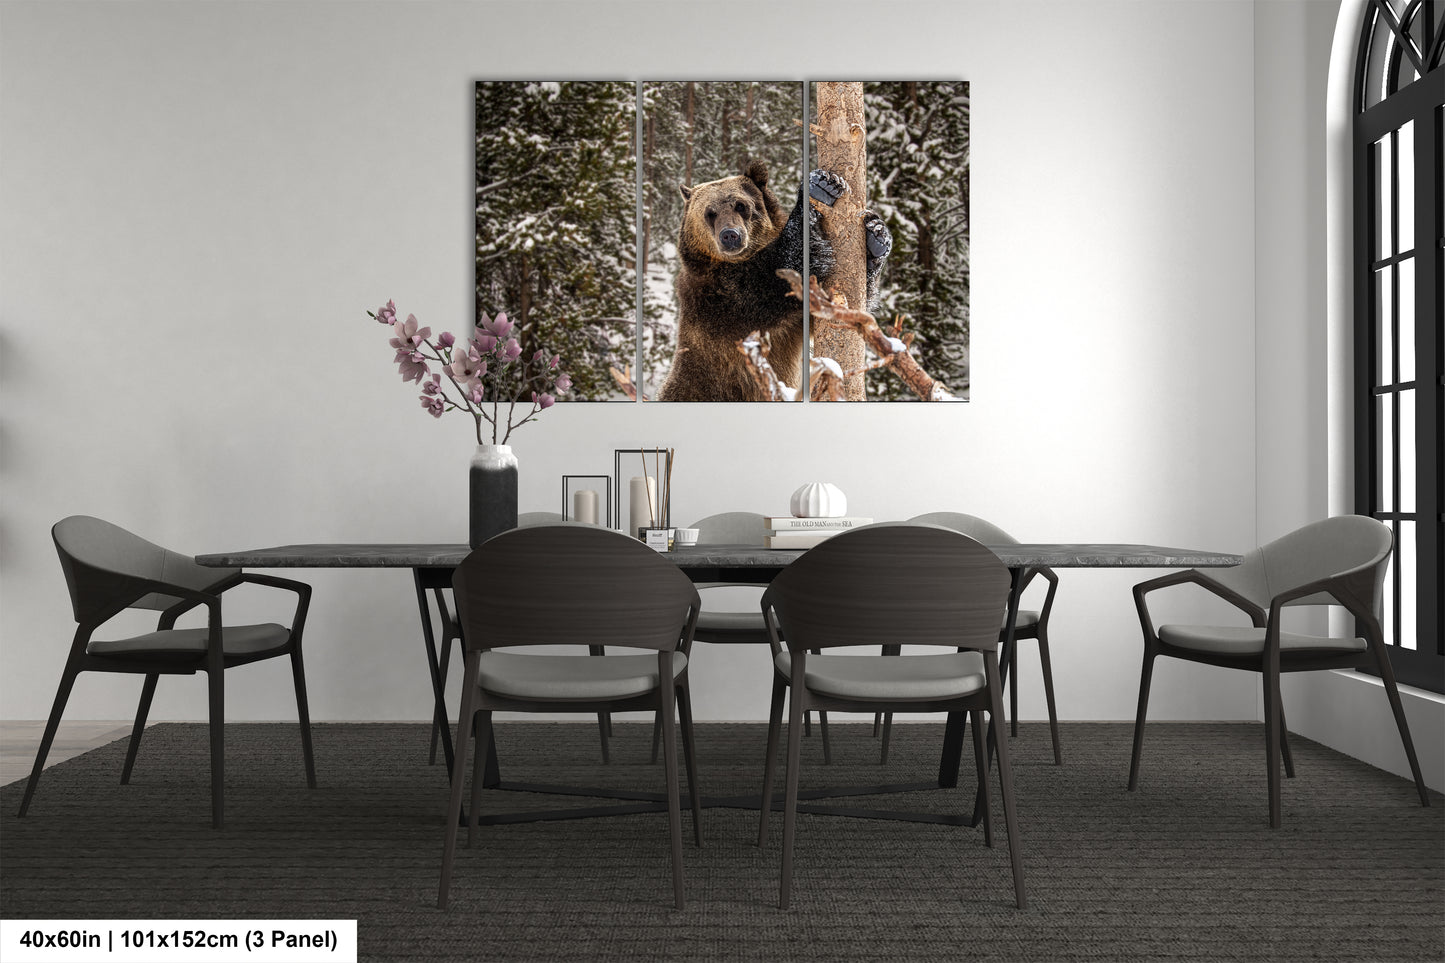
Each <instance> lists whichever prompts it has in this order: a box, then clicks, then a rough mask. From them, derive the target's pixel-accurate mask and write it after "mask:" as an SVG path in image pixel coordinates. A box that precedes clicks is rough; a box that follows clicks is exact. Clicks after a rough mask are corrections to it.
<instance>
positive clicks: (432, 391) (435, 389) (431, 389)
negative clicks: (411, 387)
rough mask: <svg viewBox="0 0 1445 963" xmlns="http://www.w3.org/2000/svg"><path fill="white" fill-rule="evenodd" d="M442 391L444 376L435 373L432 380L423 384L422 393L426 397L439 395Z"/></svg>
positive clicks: (432, 374)
mask: <svg viewBox="0 0 1445 963" xmlns="http://www.w3.org/2000/svg"><path fill="white" fill-rule="evenodd" d="M441 391H442V376H441V375H440V374H439V373H438V372H435V371H433V372H432V373H431V378H430V379H428V380H426V381H423V382H422V383H421V393H422V394H424V395H439V394H441Z"/></svg>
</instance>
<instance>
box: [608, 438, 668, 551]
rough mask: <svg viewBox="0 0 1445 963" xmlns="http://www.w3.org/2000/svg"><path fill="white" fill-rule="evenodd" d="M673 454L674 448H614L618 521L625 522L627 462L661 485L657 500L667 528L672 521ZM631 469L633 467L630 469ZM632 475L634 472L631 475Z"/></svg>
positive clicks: (613, 481) (613, 467)
mask: <svg viewBox="0 0 1445 963" xmlns="http://www.w3.org/2000/svg"><path fill="white" fill-rule="evenodd" d="M672 456H673V450H672V449H671V448H614V449H613V450H612V498H613V506H614V507H615V508H616V512H615V514H614V515H613V517H614V518H616V519H617V524H618V525H622V524H623V522H624V519H623V516H622V490H623V488H624V487H628V486H625V485H624V484H623V474H622V471H623V464H624V462H625V463H626V464H627V465H636V466H638V467H639V468H641V469H642V472H641V474H642V475H643V476H650V477H652V478H654V479H655V484H656V485H657V499H658V503H659V505H658V507H659V509H660V514H661V516H662V520H661V524H660V527H662V528H667V527H669V526H670V525H671V524H672V484H671V480H672ZM628 470H629V472H630V471H631V469H630V468H629V469H628ZM628 477H629V478H630V477H631V475H630V474H629V476H628ZM627 534H629V535H636V534H637V533H636V532H628V533H627Z"/></svg>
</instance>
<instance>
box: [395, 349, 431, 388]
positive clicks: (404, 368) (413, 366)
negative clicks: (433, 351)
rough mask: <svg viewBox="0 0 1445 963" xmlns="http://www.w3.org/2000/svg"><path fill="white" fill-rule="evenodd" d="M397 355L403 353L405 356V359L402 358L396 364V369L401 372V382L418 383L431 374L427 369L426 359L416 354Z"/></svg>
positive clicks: (412, 352) (429, 369)
mask: <svg viewBox="0 0 1445 963" xmlns="http://www.w3.org/2000/svg"><path fill="white" fill-rule="evenodd" d="M397 353H398V355H400V354H403V353H405V355H406V357H404V358H402V359H401V360H400V361H399V362H398V364H397V367H398V368H399V369H400V371H401V380H402V381H403V382H407V381H418V382H419V381H421V379H423V378H425V377H426V376H427V375H428V374H429V373H430V372H431V368H429V367H427V363H426V359H425V358H423V357H422V356H421V355H420V354H418V353H417V352H415V351H410V352H397Z"/></svg>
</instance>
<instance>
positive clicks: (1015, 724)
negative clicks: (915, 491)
mask: <svg viewBox="0 0 1445 963" xmlns="http://www.w3.org/2000/svg"><path fill="white" fill-rule="evenodd" d="M909 522H912V523H916V524H921V525H942V526H943V527H944V528H951V529H953V530H954V531H956V532H962V533H963V534H965V535H967V536H969V537H970V538H972V539H974V540H976V541H978V542H980V543H982V544H984V545H1017V544H1019V540H1018V539H1016V538H1014V537H1013V536H1012V535H1010V534H1009V533H1008V532H1006V531H1004V530H1003V529H1001V528H999V527H998V526H997V525H995V524H993V523H992V522H990V521H986V520H984V519H982V518H979V517H978V516H976V515H965V514H963V513H962V512H928V513H927V514H924V515H915V516H914V517H913V518H910V519H909ZM1036 577H1037V578H1042V579H1043V580H1044V581H1045V582H1047V583H1048V585H1049V587H1048V591H1047V592H1046V593H1045V595H1044V604H1043V607H1042V608H1040V609H1038V610H1031V609H1022V608H1021V609H1019V612H1018V616H1017V618H1016V619H1015V620H1014V645H1013V648H1012V650H1011V651H1009V652H1008V653H1007V656H1008V664H1007V665H1005V666H1004V667H1003V668H1004V671H1005V672H1006V673H1007V675H1008V691H1009V713H1008V718H1009V735H1011V736H1017V735H1018V734H1019V674H1018V642H1019V641H1020V640H1021V639H1034V640H1035V641H1037V642H1038V645H1039V666H1040V668H1041V669H1042V670H1043V676H1044V702H1045V704H1046V705H1047V706H1048V711H1049V735H1050V737H1051V738H1052V739H1053V743H1054V765H1056V766H1061V765H1063V764H1064V758H1063V754H1062V753H1061V752H1060V750H1059V716H1058V712H1057V711H1056V709H1055V708H1054V673H1053V668H1052V666H1051V665H1050V662H1049V614H1050V613H1051V612H1052V611H1053V608H1054V592H1055V591H1057V590H1058V587H1059V577H1058V575H1056V574H1055V573H1054V570H1053V569H1051V568H1046V567H1039V568H1032V569H1029V570H1028V571H1027V572H1025V573H1024V575H1023V579H1022V580H1021V581H1020V583H1019V592H1020V593H1022V592H1024V591H1025V590H1026V589H1027V588H1028V587H1029V585H1030V583H1032V582H1033V580H1034V578H1036ZM1007 632H1008V626H1007V625H1004V626H1003V628H1001V629H1000V630H999V636H998V641H999V645H1002V644H1003V642H1004V638H1005V636H1006V635H1007ZM896 649H897V647H896V646H894V647H892V650H893V651H896ZM892 722H893V719H892V716H891V714H889V715H885V716H884V721H883V746H882V750H881V756H880V758H881V761H883V762H885V763H886V762H887V761H888V741H889V738H888V737H889V730H890V728H891V726H892Z"/></svg>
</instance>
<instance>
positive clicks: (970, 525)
mask: <svg viewBox="0 0 1445 963" xmlns="http://www.w3.org/2000/svg"><path fill="white" fill-rule="evenodd" d="M908 521H909V522H910V523H911V524H914V525H941V526H942V527H944V528H951V529H953V530H954V531H955V532H962V533H963V534H965V535H967V536H968V537H969V538H972V539H974V540H975V541H977V542H981V543H982V544H984V545H1017V544H1018V542H1019V540H1018V539H1016V538H1014V537H1013V536H1012V535H1010V534H1009V533H1008V532H1006V531H1004V530H1003V529H1001V528H999V527H998V526H997V525H995V524H994V523H993V522H990V521H987V520H985V519H982V518H979V517H978V516H977V515H965V514H964V513H963V512H927V513H925V514H923V515H914V516H913V517H912V518H910V519H909V520H908Z"/></svg>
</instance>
